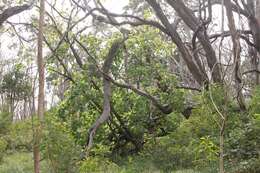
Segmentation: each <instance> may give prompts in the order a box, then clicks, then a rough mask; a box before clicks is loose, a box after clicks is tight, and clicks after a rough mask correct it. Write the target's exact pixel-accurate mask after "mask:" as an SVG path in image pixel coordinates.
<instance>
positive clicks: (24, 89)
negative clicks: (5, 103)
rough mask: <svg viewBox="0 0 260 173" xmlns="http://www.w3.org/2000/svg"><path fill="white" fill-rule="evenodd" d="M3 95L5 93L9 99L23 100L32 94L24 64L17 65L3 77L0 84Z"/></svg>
mask: <svg viewBox="0 0 260 173" xmlns="http://www.w3.org/2000/svg"><path fill="white" fill-rule="evenodd" d="M0 91H1V93H5V94H7V96H8V99H9V100H10V101H11V100H12V99H13V100H21V99H24V98H28V97H29V96H30V94H31V85H30V83H29V78H28V76H27V75H26V72H25V69H24V67H23V65H22V64H17V65H16V66H14V67H13V69H11V70H10V71H9V72H8V73H7V74H5V75H4V76H3V79H2V81H1V84H0Z"/></svg>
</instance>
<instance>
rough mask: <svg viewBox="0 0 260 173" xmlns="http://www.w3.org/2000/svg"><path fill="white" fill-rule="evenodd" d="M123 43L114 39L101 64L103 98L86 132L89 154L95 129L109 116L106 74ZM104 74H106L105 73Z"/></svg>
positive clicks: (109, 95) (109, 96)
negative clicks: (101, 105)
mask: <svg viewBox="0 0 260 173" xmlns="http://www.w3.org/2000/svg"><path fill="white" fill-rule="evenodd" d="M122 43H123V41H122V40H121V39H119V40H116V41H115V42H114V43H113V44H112V46H111V48H110V50H109V53H108V55H107V57H106V60H105V62H104V65H103V69H102V71H103V73H104V74H103V91H104V93H103V96H104V100H103V112H102V114H101V115H100V117H98V119H97V120H96V121H95V123H94V124H93V125H92V126H91V128H90V129H89V133H88V141H87V145H86V154H87V155H88V154H89V151H90V149H91V147H92V145H93V140H94V136H95V133H96V131H97V129H98V128H99V127H100V126H101V125H102V124H103V123H104V122H106V121H107V120H108V118H109V117H110V112H111V105H110V98H111V82H110V80H109V79H107V76H106V75H109V72H110V69H111V66H112V63H113V60H114V58H115V56H116V55H117V52H118V49H119V48H120V47H121V44H122ZM105 74H106V75H105Z"/></svg>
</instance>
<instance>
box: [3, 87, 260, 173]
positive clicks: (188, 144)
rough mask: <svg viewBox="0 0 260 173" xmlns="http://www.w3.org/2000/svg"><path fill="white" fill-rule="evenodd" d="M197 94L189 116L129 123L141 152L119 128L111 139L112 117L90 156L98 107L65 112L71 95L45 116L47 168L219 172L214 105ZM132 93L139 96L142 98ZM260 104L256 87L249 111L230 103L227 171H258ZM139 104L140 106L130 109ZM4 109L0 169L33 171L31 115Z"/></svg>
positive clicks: (59, 171)
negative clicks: (90, 130) (90, 131)
mask: <svg viewBox="0 0 260 173" xmlns="http://www.w3.org/2000/svg"><path fill="white" fill-rule="evenodd" d="M215 93H217V89H216V91H215ZM217 96H218V95H217V94H216V101H219V102H221V99H220V98H221V97H219V100H218V99H217ZM196 98H197V99H198V100H201V103H200V104H198V105H197V106H196V108H195V109H193V110H192V114H191V116H190V118H189V119H185V118H184V117H183V115H181V114H180V113H178V112H174V113H171V114H169V115H167V117H165V118H164V119H163V120H161V122H160V123H158V124H156V125H154V129H151V127H149V126H148V125H147V124H145V123H144V122H140V123H135V124H130V123H129V124H128V127H129V128H130V129H131V132H133V134H134V135H135V136H136V139H139V140H142V142H143V144H142V148H141V149H140V150H139V151H138V152H137V151H135V152H132V150H131V149H133V148H134V146H133V144H132V143H131V142H129V141H126V143H125V144H124V145H118V143H119V142H122V141H123V139H121V141H120V138H119V137H120V132H118V138H117V140H118V141H116V140H112V137H111V135H113V134H112V133H113V131H112V129H109V123H111V122H109V123H108V124H106V125H105V126H103V127H102V129H100V130H99V131H98V134H97V136H96V138H95V146H94V147H93V149H92V150H91V153H90V155H89V157H87V158H84V157H83V148H84V142H85V141H86V134H87V129H86V128H84V127H87V126H88V125H89V124H90V123H91V122H93V120H94V118H93V117H92V118H90V116H89V115H90V114H92V115H96V114H98V113H96V112H94V109H92V110H91V109H90V108H88V109H83V108H82V109H83V110H82V112H77V113H75V114H73V113H72V112H73V110H71V112H70V111H67V112H64V108H65V109H66V110H69V109H68V107H71V104H72V103H71V100H70V102H69V103H70V104H68V102H67V103H66V102H63V103H62V104H60V106H58V107H56V108H55V109H53V110H50V111H49V112H48V113H46V116H45V122H44V124H43V133H42V136H43V138H42V145H41V153H42V163H43V164H42V169H43V170H44V171H43V172H46V173H48V172H51V173H52V172H53V173H64V172H67V173H78V172H80V173H88V172H89V173H93V172H111V173H112V172H113V173H116V172H118V173H135V172H140V173H141V172H142V173H143V172H144V173H145V172H147V173H148V172H151V173H152V172H179V173H186V172H187V173H188V172H191V173H193V172H201V173H204V172H205V173H210V172H212V173H215V172H218V155H219V142H218V137H219V132H218V131H219V129H218V126H217V124H216V120H217V116H216V113H215V112H214V110H213V109H211V105H210V102H208V101H207V95H206V94H205V95H197V96H196ZM134 99H137V101H138V98H134ZM205 99H206V100H205ZM135 101H136V100H135ZM205 101H206V102H205ZM202 103H203V104H202ZM259 104H260V90H259V89H258V90H256V91H255V94H254V95H253V98H252V99H251V101H250V103H249V105H250V106H249V108H248V111H246V112H239V111H237V109H236V105H233V102H232V101H231V102H230V104H229V106H228V117H229V118H228V121H227V128H226V131H225V167H226V170H228V172H231V173H232V172H233V173H238V172H239V173H258V172H259V171H260V164H259V163H260V155H259V152H260V151H259V150H260V137H259V133H260V105H259ZM71 109H74V107H71ZM135 109H136V110H138V109H139V108H134V109H132V111H136V110H135ZM61 112H62V114H61ZM66 114H67V115H66ZM133 114H135V115H136V112H134V113H128V114H127V115H126V116H127V118H128V120H129V121H134V120H133V119H134V118H135V117H134V115H133ZM0 115H1V116H0V118H1V121H0V122H1V126H0V127H1V128H0V134H1V138H0V139H1V141H0V150H1V152H0V159H1V162H0V172H1V173H11V172H12V173H23V172H24V173H25V172H26V173H29V172H32V170H33V167H32V165H33V163H32V162H33V161H32V154H31V152H32V143H33V137H32V120H27V121H24V122H15V123H12V120H11V119H10V118H8V117H9V116H8V113H6V112H2V113H1V114H0ZM137 115H138V114H137ZM214 116H215V117H214ZM162 128H164V129H163V130H162ZM152 130H154V131H152ZM166 132H167V133H166Z"/></svg>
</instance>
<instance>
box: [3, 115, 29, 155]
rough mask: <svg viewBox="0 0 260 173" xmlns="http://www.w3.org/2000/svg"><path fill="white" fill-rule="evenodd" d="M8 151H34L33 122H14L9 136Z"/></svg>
mask: <svg viewBox="0 0 260 173" xmlns="http://www.w3.org/2000/svg"><path fill="white" fill-rule="evenodd" d="M6 138H7V141H8V149H10V150H13V151H15V150H24V151H31V149H32V141H33V136H32V122H31V121H30V120H26V121H23V122H14V123H12V126H11V128H10V131H9V133H8V135H6Z"/></svg>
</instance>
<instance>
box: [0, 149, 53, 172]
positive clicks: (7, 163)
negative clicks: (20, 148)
mask: <svg viewBox="0 0 260 173" xmlns="http://www.w3.org/2000/svg"><path fill="white" fill-rule="evenodd" d="M41 170H42V171H41V172H43V173H49V171H48V170H47V165H46V162H44V161H43V162H42V163H41ZM0 173H33V155H32V153H27V152H19V153H18V152H15V153H12V154H9V155H6V156H5V157H4V159H3V161H2V162H1V164H0Z"/></svg>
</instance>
